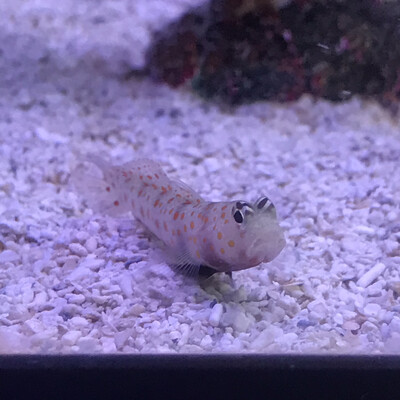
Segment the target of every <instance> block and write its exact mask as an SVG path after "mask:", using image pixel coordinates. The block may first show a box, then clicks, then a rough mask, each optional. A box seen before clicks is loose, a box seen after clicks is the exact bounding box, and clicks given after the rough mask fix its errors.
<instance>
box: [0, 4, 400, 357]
mask: <svg viewBox="0 0 400 400" xmlns="http://www.w3.org/2000/svg"><path fill="white" fill-rule="evenodd" d="M195 3H196V2H194V1H180V2H177V1H176V0H169V1H167V0H163V1H160V0H159V1H155V0H154V1H147V0H131V1H122V0H120V1H111V0H104V1H102V2H100V3H98V2H96V3H93V2H91V1H81V2H79V3H77V2H76V1H73V0H66V1H63V2H60V3H57V5H55V3H54V2H52V1H50V0H36V1H31V2H26V1H22V0H12V1H11V0H8V1H7V0H3V1H2V2H1V4H0V27H1V28H0V36H1V40H0V54H1V59H0V144H1V147H0V352H1V353H26V352H27V353H93V352H95V353H114V352H118V353H148V352H154V353H189V352H190V353H193V352H195V353H210V352H241V353H288V352H292V353H293V352H294V353H371V354H378V353H399V352H400V302H399V295H400V268H399V266H400V245H399V242H400V209H399V199H400V173H399V165H400V164H399V160H400V134H399V122H400V121H399V117H393V116H390V115H388V114H387V113H386V111H385V110H383V109H382V108H381V107H380V106H378V105H376V104H373V103H367V102H364V101H361V100H360V99H358V98H355V99H353V100H351V101H350V102H347V103H342V104H336V105H333V104H331V103H329V102H326V101H313V100H312V99H311V98H310V97H307V96H305V97H302V98H301V99H300V100H298V101H296V102H294V103H291V104H274V103H266V102H265V103H258V104H253V105H248V106H241V107H239V108H235V109H233V108H232V109H230V108H219V107H218V106H217V105H215V104H209V103H206V102H204V101H202V100H200V99H198V98H196V97H195V96H194V95H192V94H191V93H190V92H188V91H186V90H185V89H184V88H182V89H179V90H171V89H169V88H167V87H165V86H162V85H156V84H154V83H152V82H151V81H150V80H148V79H147V78H144V77H137V76H136V77H134V76H133V77H132V76H131V77H130V78H128V75H129V70H130V68H131V67H132V66H135V67H140V66H141V65H143V59H144V52H145V48H146V45H147V44H148V43H149V42H150V38H151V36H150V35H151V32H153V31H154V30H155V29H158V28H159V27H160V26H161V25H163V24H165V23H167V22H168V21H169V20H170V19H172V18H175V17H177V16H178V15H179V13H182V12H184V11H185V10H186V9H187V7H188V6H190V5H194V4H195ZM197 3H199V2H197ZM87 153H95V154H99V155H101V156H102V157H104V158H106V159H108V160H110V161H111V162H113V163H122V162H126V161H129V160H132V159H135V158H143V157H149V158H152V159H156V160H158V161H159V162H160V163H161V164H162V166H163V168H164V169H165V170H166V172H167V173H168V175H169V176H171V177H175V178H178V177H179V178H180V179H182V180H184V182H185V183H187V184H188V185H190V186H191V187H193V188H194V189H195V190H196V191H197V192H198V193H200V194H201V195H202V196H203V197H204V198H206V199H208V200H221V201H222V200H230V199H233V198H235V199H236V198H241V199H243V200H248V201H254V200H256V198H258V197H259V196H260V195H264V194H266V195H268V196H271V198H272V199H273V201H274V204H275V205H276V208H277V211H278V215H279V218H280V220H281V225H282V227H284V229H285V236H286V240H287V246H286V248H285V249H284V251H283V252H282V253H281V255H280V256H279V257H278V258H277V259H275V260H274V261H273V262H271V263H269V264H262V265H260V266H259V267H255V268H252V269H249V270H245V271H239V272H234V273H233V277H232V280H231V279H230V277H229V276H228V275H225V274H216V275H214V276H213V277H211V278H210V279H208V280H206V281H204V282H201V283H199V282H198V281H197V280H195V279H191V278H188V277H185V276H182V275H181V274H178V273H176V272H174V271H173V270H172V269H171V268H170V267H169V266H168V265H167V264H166V259H165V256H164V254H163V252H162V250H161V249H160V248H159V246H158V244H157V243H156V241H155V240H154V238H153V237H151V236H150V235H148V233H146V231H145V230H144V229H143V228H142V227H141V226H140V224H138V223H137V222H136V221H135V220H134V219H133V218H130V217H129V215H127V216H126V217H124V218H118V219H114V218H111V217H109V216H106V215H101V214H93V212H92V211H91V210H90V209H89V208H88V207H87V206H86V204H85V202H84V201H83V200H82V199H81V198H80V197H79V196H78V195H77V193H75V191H74V190H73V187H72V185H71V183H70V181H69V178H70V173H71V171H72V170H73V169H74V168H75V167H76V165H77V163H78V162H79V159H80V157H82V155H84V154H87Z"/></svg>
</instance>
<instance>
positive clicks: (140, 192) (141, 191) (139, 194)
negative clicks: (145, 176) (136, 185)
mask: <svg viewBox="0 0 400 400" xmlns="http://www.w3.org/2000/svg"><path fill="white" fill-rule="evenodd" d="M142 193H143V190H142V189H140V190H139V193H138V197H140V196H141V195H142Z"/></svg>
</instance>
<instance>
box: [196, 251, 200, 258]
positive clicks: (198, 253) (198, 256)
mask: <svg viewBox="0 0 400 400" xmlns="http://www.w3.org/2000/svg"><path fill="white" fill-rule="evenodd" d="M196 257H197V258H200V252H199V251H198V250H196Z"/></svg>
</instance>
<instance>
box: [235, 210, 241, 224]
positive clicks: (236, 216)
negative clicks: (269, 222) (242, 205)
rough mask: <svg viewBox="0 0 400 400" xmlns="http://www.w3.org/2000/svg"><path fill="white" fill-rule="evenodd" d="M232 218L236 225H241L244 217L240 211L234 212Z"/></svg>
mask: <svg viewBox="0 0 400 400" xmlns="http://www.w3.org/2000/svg"><path fill="white" fill-rule="evenodd" d="M233 218H234V220H235V221H236V222H237V223H238V224H241V223H242V222H243V221H244V216H243V214H242V212H241V211H240V210H236V211H235V212H234V213H233Z"/></svg>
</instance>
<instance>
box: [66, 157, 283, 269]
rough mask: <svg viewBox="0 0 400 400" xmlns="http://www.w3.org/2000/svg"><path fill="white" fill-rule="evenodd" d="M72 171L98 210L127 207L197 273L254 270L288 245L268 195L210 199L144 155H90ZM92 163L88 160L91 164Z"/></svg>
mask: <svg viewBox="0 0 400 400" xmlns="http://www.w3.org/2000/svg"><path fill="white" fill-rule="evenodd" d="M87 161H88V162H85V163H81V164H80V166H79V167H78V168H77V169H76V170H75V171H74V172H73V174H72V180H73V183H74V185H75V187H76V189H77V190H78V192H80V193H81V194H82V195H83V197H84V198H86V200H87V201H88V204H89V206H90V207H91V208H92V209H93V210H94V211H96V212H100V213H108V214H110V215H114V216H116V215H120V214H123V213H126V212H128V211H130V212H132V214H133V215H134V216H135V217H136V218H137V219H139V220H140V221H141V222H142V223H143V225H145V226H146V227H147V228H148V229H149V230H150V231H151V232H152V233H153V234H155V235H156V236H157V237H158V238H159V239H160V240H162V241H163V242H164V243H165V245H166V246H167V248H168V250H169V253H170V254H171V255H172V256H173V263H174V264H175V265H176V266H178V267H181V268H183V269H186V270H187V271H194V270H195V271H196V270H198V269H199V268H200V266H206V267H209V268H211V269H212V270H215V271H216V272H230V271H237V270H242V269H246V268H250V267H253V266H256V265H258V264H260V263H261V262H268V261H271V260H273V259H274V258H275V257H276V256H277V255H278V254H279V253H280V252H281V251H282V249H283V248H284V246H285V239H284V235H283V230H282V228H281V227H280V226H279V224H278V221H277V217H276V211H275V207H274V205H273V204H272V202H271V201H270V200H269V199H268V198H267V197H261V198H260V199H259V200H258V201H257V202H256V203H255V204H253V205H252V204H249V203H247V202H244V201H230V202H207V201H205V200H203V199H202V198H201V197H200V196H199V195H198V194H196V193H195V192H194V191H193V190H192V189H190V188H189V187H188V186H187V185H185V184H184V183H183V182H180V181H176V180H171V179H169V178H168V176H167V175H166V174H165V172H164V171H163V170H162V168H161V167H160V165H159V164H158V163H156V162H154V161H152V160H147V159H142V160H136V161H132V162H129V163H126V164H124V165H121V166H112V165H109V164H108V163H107V162H105V161H104V160H102V159H101V158H98V157H94V156H91V157H89V158H88V159H87ZM88 163H89V164H88Z"/></svg>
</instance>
